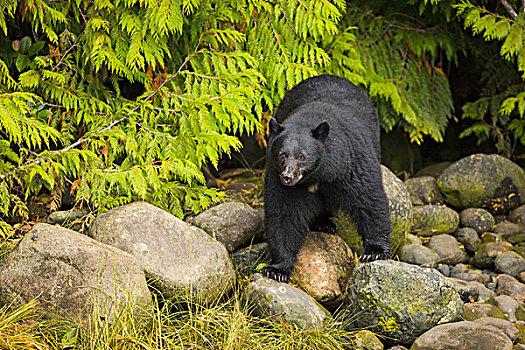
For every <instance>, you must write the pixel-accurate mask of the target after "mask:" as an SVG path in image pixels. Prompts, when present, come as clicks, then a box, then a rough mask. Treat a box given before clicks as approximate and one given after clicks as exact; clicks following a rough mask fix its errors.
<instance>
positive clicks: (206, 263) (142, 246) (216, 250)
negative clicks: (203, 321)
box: [89, 202, 235, 302]
mask: <svg viewBox="0 0 525 350" xmlns="http://www.w3.org/2000/svg"><path fill="white" fill-rule="evenodd" d="M89 235H90V236H91V237H93V238H94V239H96V240H98V241H101V242H104V243H107V244H110V245H113V246H116V247H117V248H119V249H122V250H124V251H127V252H128V253H130V254H131V255H133V256H134V257H135V259H136V260H137V261H138V262H139V264H140V265H141V266H142V268H143V269H144V271H145V273H146V277H147V278H148V279H149V282H150V283H151V284H152V286H153V288H155V289H156V290H158V291H160V292H161V293H162V294H163V295H164V297H167V298H169V297H173V296H186V297H190V298H195V299H197V300H199V301H204V302H211V301H214V300H216V299H217V298H218V297H220V296H221V295H223V294H224V293H227V292H228V291H229V290H230V288H231V287H232V285H233V283H234V281H235V272H234V270H233V265H232V262H231V260H230V257H229V256H228V251H227V250H226V248H225V247H224V245H223V244H222V243H220V242H217V241H215V240H214V239H213V238H211V237H210V236H209V235H208V234H207V233H206V232H204V231H203V230H201V229H199V228H198V227H195V226H191V225H189V224H187V223H186V222H184V221H182V220H180V219H178V218H176V217H175V216H173V215H171V214H169V213H167V212H165V211H164V210H162V209H160V208H157V207H155V206H153V205H151V204H148V203H145V202H135V203H131V204H128V205H124V206H121V207H118V208H114V209H112V210H110V211H108V212H107V213H105V214H104V215H101V216H99V217H97V218H96V219H95V220H94V221H93V223H92V224H91V227H90V228H89Z"/></svg>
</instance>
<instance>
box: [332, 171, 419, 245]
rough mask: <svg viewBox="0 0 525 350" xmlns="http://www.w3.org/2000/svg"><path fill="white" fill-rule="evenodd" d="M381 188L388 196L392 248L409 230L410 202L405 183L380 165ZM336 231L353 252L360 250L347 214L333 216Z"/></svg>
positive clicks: (353, 227) (352, 224)
mask: <svg viewBox="0 0 525 350" xmlns="http://www.w3.org/2000/svg"><path fill="white" fill-rule="evenodd" d="M381 172H382V175H383V188H384V189H385V193H386V195H387V197H388V205H389V211H390V223H391V225H392V233H391V234H390V237H391V238H392V250H393V251H395V250H397V248H398V247H399V246H400V245H401V243H402V242H403V240H404V239H405V237H406V234H407V232H408V231H409V230H410V224H411V222H412V203H411V201H410V197H409V195H408V191H407V189H406V186H405V184H404V183H403V181H401V180H400V179H399V178H397V177H396V176H395V175H394V174H393V173H392V172H391V171H390V170H389V169H388V168H386V167H385V166H383V165H382V166H381ZM334 222H335V224H336V225H337V232H338V234H339V235H340V236H341V238H343V240H344V241H345V242H346V244H348V246H349V247H350V248H352V250H353V251H355V252H362V249H363V245H362V241H361V238H360V236H359V234H358V233H357V228H356V226H355V224H354V222H353V221H352V220H351V219H350V218H349V217H347V216H345V215H342V214H338V215H336V217H335V218H334Z"/></svg>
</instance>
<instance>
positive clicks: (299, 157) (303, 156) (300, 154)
mask: <svg viewBox="0 0 525 350" xmlns="http://www.w3.org/2000/svg"><path fill="white" fill-rule="evenodd" d="M297 158H298V159H299V160H305V159H306V156H305V155H304V153H299V155H298V156H297Z"/></svg>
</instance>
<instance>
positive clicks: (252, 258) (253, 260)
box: [232, 243, 271, 275]
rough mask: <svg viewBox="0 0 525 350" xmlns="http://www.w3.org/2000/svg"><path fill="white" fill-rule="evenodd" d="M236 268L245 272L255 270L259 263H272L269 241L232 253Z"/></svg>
mask: <svg viewBox="0 0 525 350" xmlns="http://www.w3.org/2000/svg"><path fill="white" fill-rule="evenodd" d="M232 261H233V265H234V266H235V268H236V269H237V270H238V271H239V272H241V273H243V274H246V275H248V274H251V273H253V272H255V270H256V268H257V266H258V265H259V264H270V263H271V258H270V252H269V250H268V243H259V244H255V245H251V246H249V247H246V248H243V249H240V250H238V251H236V252H235V253H233V254H232Z"/></svg>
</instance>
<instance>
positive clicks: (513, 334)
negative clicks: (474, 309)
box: [474, 317, 520, 342]
mask: <svg viewBox="0 0 525 350" xmlns="http://www.w3.org/2000/svg"><path fill="white" fill-rule="evenodd" d="M474 322H475V323H479V324H484V325H487V326H491V327H494V328H496V329H499V330H500V331H502V332H503V333H505V334H506V335H507V337H509V339H510V340H512V341H513V342H515V341H517V340H518V339H519V337H520V331H519V329H518V327H516V326H515V325H513V324H512V322H509V321H507V320H503V319H501V318H496V317H481V318H478V319H477V320H475V321H474Z"/></svg>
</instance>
